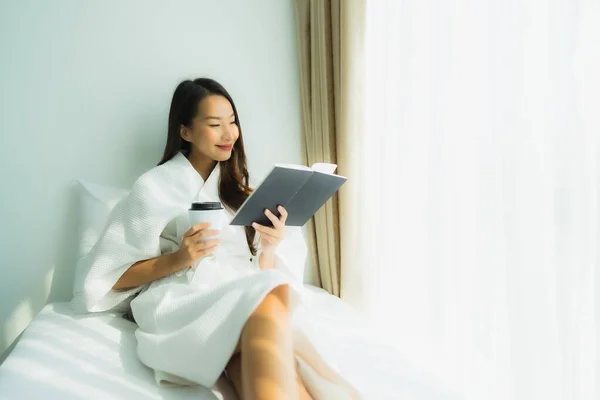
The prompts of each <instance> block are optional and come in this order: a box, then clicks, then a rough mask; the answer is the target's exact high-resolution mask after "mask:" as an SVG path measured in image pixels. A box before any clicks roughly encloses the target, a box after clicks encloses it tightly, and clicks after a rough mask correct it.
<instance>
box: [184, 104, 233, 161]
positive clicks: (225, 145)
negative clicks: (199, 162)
mask: <svg viewBox="0 0 600 400" xmlns="http://www.w3.org/2000/svg"><path fill="white" fill-rule="evenodd" d="M239 136H240V130H239V128H238V126H237V125H236V124H235V115H234V113H233V107H231V103H229V100H227V99H226V98H225V97H223V96H219V95H211V96H208V97H205V98H204V99H203V100H202V101H201V102H200V103H199V104H198V113H197V115H196V117H194V119H193V120H192V124H191V126H189V127H188V126H182V127H181V137H182V138H183V140H186V141H188V142H190V144H191V146H192V153H194V155H195V157H199V156H200V157H203V158H207V159H210V160H213V161H226V160H228V159H229V157H231V151H232V149H233V144H234V143H235V141H236V140H237V139H238V137H239Z"/></svg>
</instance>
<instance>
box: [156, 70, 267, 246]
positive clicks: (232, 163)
mask: <svg viewBox="0 0 600 400" xmlns="http://www.w3.org/2000/svg"><path fill="white" fill-rule="evenodd" d="M215 95H216V96H223V97H225V98H226V99H227V100H229V103H231V108H233V113H234V115H235V123H236V125H237V126H238V129H239V132H240V136H239V137H238V139H237V140H236V142H235V144H234V145H233V151H232V153H231V157H230V158H229V159H228V160H227V161H222V162H221V172H220V176H219V198H220V199H221V202H222V203H223V204H224V206H225V207H226V208H228V209H229V210H230V211H233V212H235V211H237V209H238V208H240V206H241V205H242V203H243V202H244V201H245V200H246V199H247V198H248V196H250V193H252V189H251V188H250V186H248V185H249V181H250V175H249V174H248V168H247V166H246V153H245V151H244V141H243V138H242V128H241V126H240V118H239V116H238V112H237V109H236V108H235V103H234V102H233V99H232V98H231V96H230V95H229V93H227V90H225V88H224V87H223V86H221V85H220V84H219V83H218V82H216V81H214V80H212V79H208V78H198V79H194V80H193V81H190V80H186V81H183V82H181V83H180V84H179V85H178V86H177V88H176V89H175V93H173V100H172V101H171V109H170V111H169V128H168V129H169V130H168V136H167V144H166V146H165V152H164V154H163V157H162V159H161V160H160V162H159V163H158V165H161V164H164V163H166V162H167V161H169V160H170V159H172V158H173V157H175V155H177V153H179V152H182V153H183V154H185V155H186V156H188V155H189V152H190V150H191V144H190V143H189V142H187V141H185V140H183V139H182V138H181V135H180V129H181V126H182V125H184V126H187V127H191V125H192V119H194V117H195V116H196V114H197V113H198V104H200V102H201V101H202V100H203V99H204V98H206V97H208V96H215ZM245 230H246V241H247V242H248V247H249V248H250V252H251V253H252V255H256V246H255V245H254V238H255V236H256V231H255V230H254V228H252V227H251V226H247V227H245Z"/></svg>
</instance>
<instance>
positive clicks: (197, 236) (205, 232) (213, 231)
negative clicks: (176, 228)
mask: <svg viewBox="0 0 600 400" xmlns="http://www.w3.org/2000/svg"><path fill="white" fill-rule="evenodd" d="M219 232H220V231H219V230H217V229H204V230H201V231H198V232H196V233H194V234H193V235H192V237H193V238H194V240H199V239H202V238H207V237H211V236H216V235H218V234H219Z"/></svg>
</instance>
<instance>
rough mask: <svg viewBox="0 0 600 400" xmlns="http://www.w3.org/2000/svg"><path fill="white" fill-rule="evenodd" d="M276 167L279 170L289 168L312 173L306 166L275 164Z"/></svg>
mask: <svg viewBox="0 0 600 400" xmlns="http://www.w3.org/2000/svg"><path fill="white" fill-rule="evenodd" d="M275 166H276V167H279V168H288V169H299V170H302V171H310V170H311V168H308V167H307V166H306V165H299V164H281V163H277V164H275Z"/></svg>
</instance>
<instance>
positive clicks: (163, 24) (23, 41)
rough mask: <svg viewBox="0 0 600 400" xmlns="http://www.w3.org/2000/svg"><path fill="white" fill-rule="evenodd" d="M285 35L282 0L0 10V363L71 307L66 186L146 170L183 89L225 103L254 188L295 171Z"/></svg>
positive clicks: (72, 227)
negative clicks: (40, 324) (50, 312)
mask: <svg viewBox="0 0 600 400" xmlns="http://www.w3.org/2000/svg"><path fill="white" fill-rule="evenodd" d="M294 29H295V28H294V10H293V6H292V0H259V1H247V0H219V1H212V0H204V1H202V0H189V1H169V2H158V1H156V2H147V1H142V0H138V1H132V0H128V1H116V0H115V1H106V0H105V1H85V2H83V1H79V0H60V1H51V2H50V1H43V0H39V1H32V0H28V1H22V0H21V1H16V0H13V1H3V2H0V49H1V52H0V57H1V60H0V160H1V164H0V165H1V170H0V171H1V172H0V176H1V182H2V196H1V198H0V215H1V218H0V222H1V227H0V228H1V230H2V237H1V240H0V296H1V297H0V299H1V300H0V301H1V302H0V353H2V352H3V351H4V350H5V349H6V348H7V347H8V346H9V345H10V344H11V342H13V340H14V339H15V338H16V337H17V336H18V335H19V333H20V332H21V331H22V330H23V329H24V328H25V327H26V326H27V324H28V323H29V321H30V320H31V318H32V317H34V316H35V314H36V313H37V312H38V311H39V310H40V309H41V308H42V307H43V305H44V304H45V303H46V302H48V301H65V300H69V299H70V295H71V285H72V270H73V265H74V256H75V253H74V251H75V248H74V243H75V241H76V235H75V234H76V226H77V225H76V224H77V220H76V215H77V209H76V206H77V204H76V198H75V197H74V193H73V190H72V187H71V183H72V181H73V179H75V178H79V177H81V178H85V179H87V180H90V181H96V182H100V183H108V184H114V185H119V186H123V187H128V186H129V185H130V184H131V183H132V182H133V181H134V179H135V178H136V177H137V176H138V175H139V174H140V173H142V172H143V171H145V170H146V169H149V168H151V167H152V166H154V165H155V164H156V163H157V162H158V160H159V157H160V155H161V154H162V150H163V146H164V143H165V139H166V121H167V113H168V107H169V103H170V100H171V95H172V92H173V90H174V88H175V86H176V84H177V83H178V82H179V81H180V80H182V79H184V78H195V77H198V76H209V77H213V78H215V79H217V80H219V81H220V82H221V83H223V85H224V86H225V87H226V88H227V89H228V90H229V91H230V92H231V94H232V96H233V98H234V99H235V100H236V103H237V107H238V109H239V113H240V121H241V123H242V127H243V131H244V135H245V141H246V146H247V152H248V155H249V166H250V171H251V173H254V178H255V179H260V178H262V176H264V174H265V173H266V172H267V170H268V169H269V168H270V166H271V164H272V163H274V162H301V151H300V111H299V110H300V107H299V86H298V71H297V66H296V44H295V33H294ZM255 179H253V180H255ZM308 279H309V280H311V279H312V278H311V277H308ZM6 353H7V352H5V354H4V356H6ZM1 360H2V357H0V362H1Z"/></svg>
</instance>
